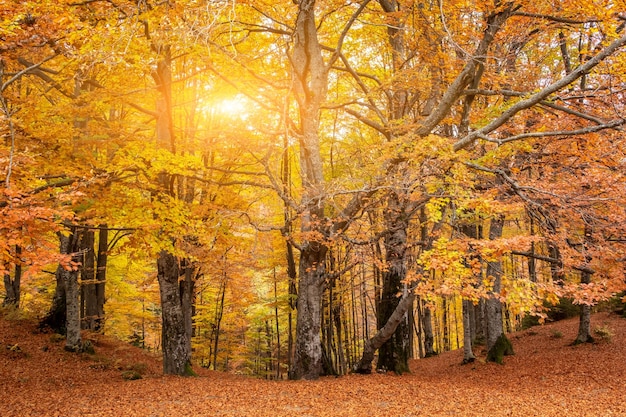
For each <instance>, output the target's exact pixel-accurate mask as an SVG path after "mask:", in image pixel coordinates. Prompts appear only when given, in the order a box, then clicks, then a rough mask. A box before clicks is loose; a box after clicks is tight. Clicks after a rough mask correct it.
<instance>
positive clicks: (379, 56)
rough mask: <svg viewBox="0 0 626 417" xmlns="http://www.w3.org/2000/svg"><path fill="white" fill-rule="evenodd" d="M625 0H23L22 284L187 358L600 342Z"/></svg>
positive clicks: (1, 76) (619, 244) (492, 353)
mask: <svg viewBox="0 0 626 417" xmlns="http://www.w3.org/2000/svg"><path fill="white" fill-rule="evenodd" d="M601 3H602V2H601ZM624 10H626V7H624V4H623V2H614V1H607V2H604V3H602V4H599V3H597V2H593V3H592V2H582V3H581V2H567V1H561V2H557V3H556V4H552V2H541V1H540V2H537V1H533V2H530V1H519V2H506V3H502V2H499V1H496V2H488V1H484V2H477V3H476V2H473V3H471V4H470V3H467V2H464V1H450V2H419V1H395V0H394V1H387V0H379V1H324V2H321V1H320V2H314V1H311V0H301V1H297V2H293V3H284V2H271V1H269V2H262V3H256V2H237V1H233V2H222V1H191V0H190V1H177V2H174V1H171V2H156V1H155V2H151V1H140V2H131V1H119V2H108V1H72V0H67V1H62V2H49V1H40V2H36V3H21V2H13V1H8V0H4V1H3V2H2V7H1V8H0V19H1V22H0V25H1V26H0V38H1V40H2V43H1V44H0V52H1V53H2V57H1V61H0V107H1V108H0V115H1V119H0V128H1V129H2V130H1V132H2V143H1V144H0V164H1V165H0V168H1V169H0V173H1V174H2V180H3V186H2V193H1V194H0V273H1V274H2V275H3V278H4V293H3V295H4V305H5V306H6V307H7V308H10V309H18V310H20V311H22V312H26V313H28V314H30V315H32V316H35V317H38V318H39V319H40V325H41V327H42V328H43V329H49V330H51V331H53V332H55V333H59V334H62V335H63V336H64V337H65V339H64V347H65V349H66V350H68V351H72V352H77V353H81V352H86V351H89V350H90V348H91V347H90V344H91V342H90V341H89V340H88V339H86V338H85V337H84V331H85V330H89V331H91V332H99V333H103V334H106V335H111V336H115V337H117V338H119V339H122V340H125V341H127V342H130V343H132V344H134V345H135V346H137V347H140V348H143V349H145V350H148V351H151V352H158V353H159V354H160V355H162V357H163V371H164V372H165V373H166V374H176V375H190V374H194V373H197V372H198V370H199V369H201V368H207V369H211V370H220V371H221V370H226V371H231V372H233V373H238V374H244V375H254V376H260V377H263V378H268V379H286V378H292V379H317V378H319V377H320V376H322V375H344V374H347V373H349V372H351V371H354V372H360V373H370V372H371V371H372V366H375V367H376V369H377V370H379V371H381V372H387V371H393V372H395V373H397V374H402V373H404V372H406V371H409V369H410V368H409V360H410V359H411V358H418V357H427V356H432V355H435V354H437V353H442V352H445V351H450V350H455V349H460V348H463V358H461V359H460V361H462V362H465V363H473V362H475V360H476V356H477V355H476V354H475V351H477V349H482V346H485V348H486V350H485V352H484V354H485V355H486V358H487V360H488V361H495V362H502V361H503V356H505V355H508V354H511V353H512V352H513V350H515V340H513V346H512V347H511V341H510V340H508V338H507V336H506V335H507V334H509V333H511V332H514V331H517V330H520V329H522V328H525V327H527V326H530V325H532V324H537V323H540V322H544V321H545V320H549V321H551V320H556V319H560V318H563V317H571V316H577V317H579V326H578V330H577V333H576V335H574V337H572V340H571V342H574V343H576V344H584V343H587V342H592V341H594V339H595V338H596V337H595V336H594V334H593V328H592V325H591V312H592V311H593V309H594V308H595V307H596V306H598V305H600V306H601V307H604V308H607V306H609V308H610V309H613V310H623V308H624V291H625V290H626V284H625V277H624V273H625V270H626V268H625V264H624V262H625V260H626V253H625V243H626V240H625V239H626V238H625V236H624V230H625V228H624V226H625V222H626V211H625V207H626V181H625V177H624V175H625V173H626V167H625V164H626V155H625V152H626V143H625V140H624V133H623V126H624V125H625V124H626V118H625V116H624V111H625V109H624V103H625V102H626V100H624V87H625V86H626V83H625V80H624V77H625V74H626V59H625V58H626V55H625V54H624V46H625V44H626V36H625V33H624V32H625V30H624V26H625V23H626V15H625V14H624V12H623V11H624Z"/></svg>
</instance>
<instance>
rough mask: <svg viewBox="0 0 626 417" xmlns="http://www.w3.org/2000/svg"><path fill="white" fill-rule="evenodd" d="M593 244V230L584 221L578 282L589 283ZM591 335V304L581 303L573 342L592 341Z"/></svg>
mask: <svg viewBox="0 0 626 417" xmlns="http://www.w3.org/2000/svg"><path fill="white" fill-rule="evenodd" d="M591 245H593V230H592V228H591V226H590V224H589V222H588V221H587V222H585V235H584V241H583V247H582V250H583V254H584V256H585V264H584V265H583V268H582V270H581V272H580V283H581V284H583V285H586V284H590V283H591V274H592V273H593V271H591V270H590V269H589V267H588V265H589V263H590V262H591V259H592V258H591V256H590V255H589V253H588V248H589V247H590V246H591ZM592 342H593V337H592V336H591V306H590V305H588V304H581V306H580V321H579V324H578V335H577V336H576V340H574V344H579V343H592Z"/></svg>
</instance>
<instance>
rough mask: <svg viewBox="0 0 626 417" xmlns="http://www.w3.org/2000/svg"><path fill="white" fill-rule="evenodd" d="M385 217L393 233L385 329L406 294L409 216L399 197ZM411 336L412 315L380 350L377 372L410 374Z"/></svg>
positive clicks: (381, 307) (388, 245) (382, 319)
mask: <svg viewBox="0 0 626 417" xmlns="http://www.w3.org/2000/svg"><path fill="white" fill-rule="evenodd" d="M385 217H386V225H387V229H388V230H389V231H390V232H389V233H388V234H387V235H386V236H385V241H384V243H385V262H386V265H387V268H386V269H385V271H384V272H383V291H382V293H381V298H380V302H379V303H378V306H377V307H378V311H377V324H378V328H379V329H381V328H383V326H385V324H386V323H387V320H388V319H389V318H390V317H391V316H392V315H393V314H394V312H395V311H396V309H397V307H398V305H399V303H400V297H398V293H402V294H404V293H406V288H405V287H406V282H405V279H406V243H407V232H406V230H407V226H408V225H407V223H406V220H404V219H407V218H408V215H407V214H406V213H404V212H403V207H401V204H400V202H399V199H398V196H396V195H393V196H391V197H390V198H389V200H388V215H387V216H385ZM404 295H405V296H406V294H404ZM407 311H408V310H407ZM410 337H411V327H410V325H409V320H408V315H405V316H404V317H403V318H402V320H400V321H399V322H398V324H397V326H396V328H395V332H394V334H393V335H392V336H391V337H390V338H389V339H388V340H387V341H386V342H385V343H384V344H383V345H382V346H381V347H380V349H379V351H378V362H377V364H376V369H378V370H379V371H393V372H395V373H397V374H402V373H404V372H408V371H409V358H410V356H411V351H410V348H409V345H410Z"/></svg>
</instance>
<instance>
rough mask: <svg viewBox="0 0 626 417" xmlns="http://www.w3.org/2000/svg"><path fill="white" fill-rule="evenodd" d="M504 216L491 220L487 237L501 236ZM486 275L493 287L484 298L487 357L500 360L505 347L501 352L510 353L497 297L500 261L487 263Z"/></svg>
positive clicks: (499, 289)
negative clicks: (491, 280)
mask: <svg viewBox="0 0 626 417" xmlns="http://www.w3.org/2000/svg"><path fill="white" fill-rule="evenodd" d="M503 227H504V217H502V216H498V217H496V218H494V219H493V220H492V221H491V225H490V227H489V239H490V240H495V239H498V238H500V237H501V236H502V228H503ZM487 277H489V278H490V279H493V289H492V291H490V294H489V295H490V296H489V298H487V299H486V300H485V316H486V317H485V319H486V322H487V350H488V353H487V359H488V360H491V359H494V360H496V361H498V362H501V357H502V354H500V353H499V351H500V350H502V347H503V346H504V347H505V350H504V352H503V354H506V355H508V354H511V353H510V350H509V349H508V346H510V345H511V343H510V341H509V340H508V339H507V338H506V336H505V335H504V329H503V324H502V302H501V301H500V299H499V296H500V291H501V285H502V262H501V261H492V262H488V263H487Z"/></svg>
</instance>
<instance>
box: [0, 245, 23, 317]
mask: <svg viewBox="0 0 626 417" xmlns="http://www.w3.org/2000/svg"><path fill="white" fill-rule="evenodd" d="M21 253H22V248H21V247H20V246H19V245H15V258H16V260H15V268H14V274H13V277H11V274H10V273H6V274H4V289H5V291H6V296H5V297H4V301H3V302H2V305H4V306H9V305H11V306H15V307H19V305H20V285H21V284H20V283H21V280H22V265H21V264H20V259H19V258H20V254H21Z"/></svg>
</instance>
